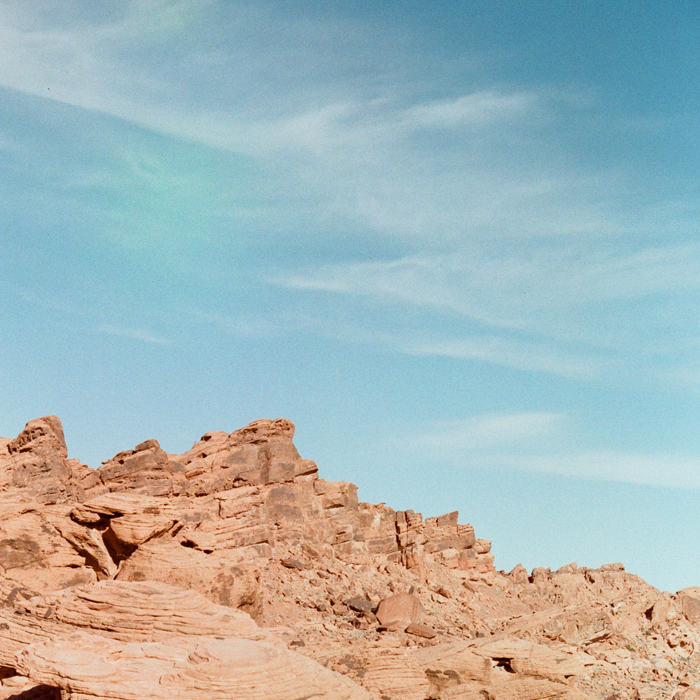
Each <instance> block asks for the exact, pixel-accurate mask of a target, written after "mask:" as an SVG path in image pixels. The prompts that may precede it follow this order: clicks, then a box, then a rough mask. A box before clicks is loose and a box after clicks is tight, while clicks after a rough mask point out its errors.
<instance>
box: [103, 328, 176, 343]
mask: <svg viewBox="0 0 700 700" xmlns="http://www.w3.org/2000/svg"><path fill="white" fill-rule="evenodd" d="M97 330H98V332H99V333H106V334H107V335H113V336H117V337H118V338H128V339H130V340H138V341H139V342H141V343H152V344H155V345H170V344H171V343H172V341H171V340H169V339H168V338H163V337H161V336H157V335H154V334H153V333H151V332H150V331H147V330H143V329H141V328H126V327H123V326H113V325H110V324H103V325H101V326H99V327H98V329H97Z"/></svg>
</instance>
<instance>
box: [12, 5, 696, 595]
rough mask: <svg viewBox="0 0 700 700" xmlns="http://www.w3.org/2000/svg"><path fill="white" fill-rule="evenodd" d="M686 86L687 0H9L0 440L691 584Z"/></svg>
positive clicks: (690, 103)
mask: <svg viewBox="0 0 700 700" xmlns="http://www.w3.org/2000/svg"><path fill="white" fill-rule="evenodd" d="M699 103H700V8H699V7H698V5H697V3H693V2H689V1H684V0H673V1H672V2H667V3H658V2H650V1H647V0H635V1H634V2H631V1H628V0H619V1H618V2H615V3H610V2H608V1H607V0H605V1H603V0H585V2H584V1H581V0H571V1H570V2H567V3H565V4H563V3H560V2H555V1H554V0H522V1H518V2H515V1H514V0H507V1H505V0H490V1H489V2H483V1H478V2H477V1H476V0H473V1H472V0H462V1H461V2H456V1H455V0H451V1H448V0H433V1H432V2H430V3H425V2H416V1H415V0H413V1H411V0H385V1H384V2H382V3H376V2H367V1H366V0H354V1H353V2H348V1H347V0H344V1H341V0H324V1H323V2H320V1H317V0H256V1H255V2H239V1H238V0H119V1H117V2H114V0H61V2H54V1H49V0H3V2H2V4H0V329H1V330H0V435H3V436H6V437H14V436H15V435H17V434H18V433H19V432H20V431H21V430H22V428H23V426H24V424H25V423H26V422H27V421H29V420H31V419H33V418H36V417H39V416H42V415H48V414H56V415H58V416H59V417H60V418H61V420H62V422H63V425H64V430H65V433H66V439H67V443H68V448H69V456H71V457H78V458H79V459H81V460H82V461H83V462H85V463H86V464H88V465H89V466H92V467H97V466H99V464H100V462H101V461H103V460H107V459H109V458H110V457H112V456H113V455H114V454H116V453H117V452H119V451H121V450H123V449H128V448H130V447H133V446H134V445H136V444H137V443H139V442H141V441H143V440H145V439H148V438H156V439H158V440H159V442H160V443H161V445H162V446H163V448H164V449H166V450H167V451H168V452H171V453H179V452H183V451H185V450H187V449H189V448H190V447H191V445H192V444H193V443H194V442H195V441H196V440H197V439H198V438H199V437H200V436H201V435H202V434H203V433H205V432H208V431H211V430H226V431H227V432H231V431H233V430H235V429H237V428H240V427H243V426H244V425H246V424H248V423H249V422H251V421H253V420H256V419H259V418H277V417H282V416H284V417H287V418H289V419H291V420H292V421H293V422H294V423H295V425H296V426H297V432H296V437H295V443H296V445H297V448H298V449H299V451H300V453H301V455H302V456H303V457H305V458H308V459H314V460H315V461H316V462H317V463H318V465H319V469H320V473H321V476H322V477H324V478H326V479H333V480H346V481H352V482H354V483H356V484H357V485H358V487H359V496H360V499H361V500H363V501H369V502H373V503H378V502H386V503H387V505H389V506H391V507H393V508H396V509H401V510H403V509H412V510H415V511H419V512H421V513H423V515H424V516H425V517H428V516H431V515H439V514H441V513H445V512H449V511H452V510H457V509H458V510H459V511H460V521H461V522H470V523H471V524H473V525H474V527H475V529H476V533H477V536H478V537H483V538H486V539H491V540H492V541H493V543H494V544H493V552H494V554H495V557H496V562H495V563H496V567H497V568H499V569H504V570H506V571H508V570H510V569H511V568H513V567H514V566H515V565H516V564H517V563H522V564H523V565H524V566H526V567H527V568H528V569H531V568H533V567H537V566H545V567H547V566H548V567H551V568H552V569H556V568H558V567H560V566H563V565H566V564H568V563H570V562H573V561H575V562H577V563H578V564H579V565H580V566H591V567H593V566H600V565H601V564H603V563H607V562H617V561H621V562H623V563H624V564H625V565H626V568H627V570H628V571H631V572H633V573H636V574H638V575H640V576H642V577H643V578H645V579H646V580H647V581H649V582H650V583H651V584H653V585H655V586H657V587H659V588H661V589H665V590H669V591H675V590H678V589H680V588H682V587H685V586H690V585H700V508H698V507H697V504H698V501H699V497H700V430H699V429H698V419H699V418H700V411H699V410H698V406H699V399H700V352H699V350H700V324H699V322H698V317H699V315H698V311H697V310H698V308H699V307H700V303H699V302H700V230H699V226H698V221H700V187H699V186H698V185H699V184H700V183H699V182H698V180H699V175H698V173H700V138H699V137H700V111H699V110H698V104H699Z"/></svg>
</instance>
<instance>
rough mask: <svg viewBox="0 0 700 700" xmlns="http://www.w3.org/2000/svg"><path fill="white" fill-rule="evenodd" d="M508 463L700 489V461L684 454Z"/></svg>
mask: <svg viewBox="0 0 700 700" xmlns="http://www.w3.org/2000/svg"><path fill="white" fill-rule="evenodd" d="M508 463H509V464H510V465H511V466H514V467H516V468H520V469H527V470H531V471H539V472H547V473H552V474H568V475H572V476H577V477H580V478H582V479H592V480H596V481H620V482H626V483H631V484H646V485H649V486H667V487H674V488H692V489H698V488H700V459H697V458H695V457H690V456H687V455H682V454H673V453H652V454H645V453H636V452H624V451H615V450H610V451H589V452H580V453H577V452H573V453H569V454H562V455H560V456H552V455H546V456H545V455H537V456H517V455H516V456H513V457H511V458H510V459H509V462H508Z"/></svg>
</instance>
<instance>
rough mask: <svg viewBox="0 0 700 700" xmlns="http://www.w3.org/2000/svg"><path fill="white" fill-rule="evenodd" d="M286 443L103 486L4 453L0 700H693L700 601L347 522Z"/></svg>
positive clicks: (39, 449) (119, 472)
mask: <svg viewBox="0 0 700 700" xmlns="http://www.w3.org/2000/svg"><path fill="white" fill-rule="evenodd" d="M293 435H294V426H293V425H292V424H291V423H290V422H289V421H288V420H286V419H277V420H260V421H256V422H255V423H252V424H250V425H249V426H247V427H245V428H243V429H241V430H237V431H234V432H233V433H230V434H229V433H225V432H213V433H207V434H206V435H204V436H203V437H202V438H201V439H200V440H199V441H198V442H196V443H195V444H194V446H193V447H192V449H191V450H189V451H187V452H185V453H184V454H181V455H171V454H167V453H166V452H165V451H164V450H163V449H162V448H161V447H160V445H159V444H158V442H157V441H156V440H147V441H146V442H143V443H141V444H139V445H137V446H136V447H135V448H134V449H132V450H126V451H124V452H120V453H119V454H118V455H116V456H115V457H114V458H113V459H111V460H108V461H107V462H105V463H104V464H103V465H102V466H101V467H100V468H99V469H97V470H92V469H88V468H87V467H85V466H84V465H81V464H80V462H79V461H78V460H75V459H68V458H67V451H66V446H65V441H64V438H63V431H62V428H61V425H60V421H58V419H57V418H55V417H47V418H42V419H38V420H36V421H32V422H30V423H28V424H27V427H26V429H25V430H24V431H23V432H22V433H21V434H20V436H18V437H17V438H15V439H0V700H5V698H13V700H20V698H21V699H22V700H29V698H38V699H39V700H59V695H57V693H62V695H60V698H61V700H66V699H67V698H70V699H71V700H87V699H88V698H90V699H92V700H94V699H95V698H99V699H102V698H108V697H109V698H112V699H113V700H119V698H137V697H138V698H144V697H154V698H158V697H168V698H172V697H182V698H192V699H194V698H205V697H206V698H218V697H222V698H224V697H226V698H228V697H241V698H248V697H250V698H253V697H255V698H264V697H270V698H272V697H275V698H276V697H279V698H286V697H289V698H290V700H291V699H292V698H295V699H298V698H301V697H309V698H319V699H320V698H325V697H328V698H331V697H332V698H345V697H347V698H369V697H373V698H381V699H382V700H414V699H415V700H448V699H451V700H457V699H462V700H464V699H471V698H475V699H476V700H484V699H488V698H492V699H493V698H496V699H497V700H504V699H512V700H536V699H540V698H542V699H544V698H568V699H569V700H575V699H577V698H578V699H579V700H582V699H584V698H600V700H610V698H611V697H615V700H633V699H634V698H639V700H644V699H645V698H654V699H655V700H656V698H661V699H663V698H671V696H672V695H673V693H674V692H676V691H678V693H680V695H679V697H681V696H683V695H682V694H685V696H688V697H691V696H692V694H693V693H694V692H695V689H694V685H695V683H696V680H695V679H697V678H700V622H699V621H700V612H699V611H700V588H698V589H695V588H689V589H684V590H683V591H679V593H678V594H676V595H675V596H672V595H670V594H665V593H661V592H660V591H657V590H656V589H654V588H652V587H651V586H648V585H647V584H645V583H644V582H643V581H641V579H638V578H637V577H635V576H633V575H631V574H628V573H627V572H625V570H624V567H623V566H622V565H620V564H612V565H606V566H604V567H601V569H597V570H593V569H587V568H585V567H578V566H577V565H576V564H570V565H568V566H565V567H562V568H561V569H559V570H558V571H554V572H552V571H550V570H549V569H543V568H539V569H535V570H533V571H532V572H531V573H528V571H527V570H525V568H524V567H522V566H517V567H516V568H515V569H514V570H513V571H512V572H510V573H505V572H502V571H501V572H499V571H496V570H495V567H494V558H493V554H492V553H491V551H490V550H491V543H490V542H489V541H488V540H483V539H478V538H477V537H476V535H475V533H474V529H473V528H472V526H471V525H468V524H462V523H460V522H459V517H458V513H457V512H456V511H455V512H452V513H447V514H445V515H442V516H439V517H430V518H426V519H423V517H422V515H421V514H420V513H415V512H414V511H411V510H405V511H396V510H393V509H392V508H389V507H387V506H385V505H384V504H380V505H372V504H369V503H362V502H360V501H359V500H358V494H357V488H356V487H355V486H354V485H353V484H351V483H349V482H328V481H325V480H323V479H320V478H319V476H318V469H317V467H316V464H315V463H314V462H312V461H310V460H305V459H302V457H301V456H300V455H299V454H298V452H297V450H296V448H295V447H294V444H293V441H292V439H293ZM173 586H175V587H173ZM251 616H252V618H251ZM329 674H330V675H329ZM254 688H257V690H255V691H254V690H253V689H254ZM613 688H614V689H615V690H614V691H611V689H613ZM232 689H235V692H234V690H232ZM227 693H228V694H227ZM255 693H258V694H257V695H256V694H255ZM304 693H306V694H304ZM611 693H617V694H618V695H617V696H615V695H611ZM635 693H636V694H635Z"/></svg>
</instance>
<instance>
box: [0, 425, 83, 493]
mask: <svg viewBox="0 0 700 700" xmlns="http://www.w3.org/2000/svg"><path fill="white" fill-rule="evenodd" d="M67 457H68V450H67V448H66V441H65V438H64V436H63V426H62V425H61V421H60V420H59V419H58V418H57V417H56V416H46V417H44V418H37V419H36V420H33V421H30V422H29V423H27V425H26V426H25V428H24V430H23V431H22V432H21V433H20V434H19V435H18V436H17V437H16V438H15V439H14V440H7V439H3V440H2V441H0V492H3V491H5V492H7V491H9V490H11V491H12V492H13V493H16V494H18V495H19V494H22V495H24V496H25V497H27V498H28V499H30V500H33V501H36V502H37V503H46V504H51V503H64V502H69V501H73V500H77V499H79V498H80V497H81V496H82V488H81V486H80V473H81V472H80V470H79V469H78V468H77V467H78V465H72V464H70V463H69V462H68V460H67Z"/></svg>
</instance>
